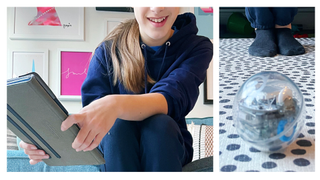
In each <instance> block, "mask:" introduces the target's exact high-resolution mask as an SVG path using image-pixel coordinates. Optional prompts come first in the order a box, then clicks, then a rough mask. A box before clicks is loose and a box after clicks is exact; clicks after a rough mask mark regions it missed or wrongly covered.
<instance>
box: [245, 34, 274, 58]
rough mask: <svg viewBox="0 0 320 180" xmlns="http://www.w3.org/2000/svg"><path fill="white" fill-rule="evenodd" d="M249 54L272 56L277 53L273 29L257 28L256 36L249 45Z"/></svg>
mask: <svg viewBox="0 0 320 180" xmlns="http://www.w3.org/2000/svg"><path fill="white" fill-rule="evenodd" d="M249 54H250V55H252V56H260V57H273V56H275V55H277V45H276V39H275V34H274V29H266V30H263V29H257V30H256V38H255V39H254V42H253V43H252V44H251V45H250V47H249Z"/></svg>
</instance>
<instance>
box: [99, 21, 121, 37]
mask: <svg viewBox="0 0 320 180" xmlns="http://www.w3.org/2000/svg"><path fill="white" fill-rule="evenodd" d="M123 20H124V19H107V20H105V22H104V37H106V36H107V35H108V34H109V33H110V32H111V31H112V30H113V29H114V28H115V27H116V26H118V25H119V24H120V23H121V21H123Z"/></svg>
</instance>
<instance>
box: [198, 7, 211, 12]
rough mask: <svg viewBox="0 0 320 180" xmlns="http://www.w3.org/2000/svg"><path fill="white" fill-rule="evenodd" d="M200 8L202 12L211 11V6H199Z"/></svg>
mask: <svg viewBox="0 0 320 180" xmlns="http://www.w3.org/2000/svg"><path fill="white" fill-rule="evenodd" d="M200 9H201V10H202V11H203V12H204V13H213V8H212V7H200Z"/></svg>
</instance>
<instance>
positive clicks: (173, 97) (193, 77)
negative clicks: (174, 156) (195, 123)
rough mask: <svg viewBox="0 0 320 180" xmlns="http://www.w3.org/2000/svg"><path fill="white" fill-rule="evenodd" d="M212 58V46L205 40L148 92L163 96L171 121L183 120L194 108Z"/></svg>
mask: <svg viewBox="0 0 320 180" xmlns="http://www.w3.org/2000/svg"><path fill="white" fill-rule="evenodd" d="M212 56H213V45H212V43H211V41H210V40H209V39H207V38H206V40H205V41H201V42H200V43H198V44H197V45H196V46H195V47H194V48H193V49H192V50H191V52H190V53H189V54H188V56H186V58H185V59H184V60H183V62H182V63H181V64H180V65H179V66H178V67H177V68H175V69H174V70H172V71H171V72H170V74H169V75H168V76H166V77H164V78H162V79H161V80H160V81H158V82H157V83H156V84H155V85H154V86H153V87H152V89H151V91H150V92H158V93H161V94H163V95H164V96H165V98H166V100H167V103H168V115H169V116H171V117H172V118H173V119H175V120H177V121H179V120H180V119H183V118H184V117H185V116H186V115H187V114H188V113H189V112H190V111H191V110H192V108H193V107H194V105H195V103H196V101H197V99H198V96H199V86H200V84H201V83H202V82H203V81H204V80H205V78H206V71H207V69H208V67H209V63H210V61H211V60H212Z"/></svg>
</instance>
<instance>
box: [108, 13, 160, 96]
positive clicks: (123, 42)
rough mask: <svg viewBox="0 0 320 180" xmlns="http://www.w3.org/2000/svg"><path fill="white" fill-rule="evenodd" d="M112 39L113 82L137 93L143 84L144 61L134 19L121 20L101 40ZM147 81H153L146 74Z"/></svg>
mask: <svg viewBox="0 0 320 180" xmlns="http://www.w3.org/2000/svg"><path fill="white" fill-rule="evenodd" d="M108 40H111V41H112V45H111V48H110V47H109V46H107V48H108V47H109V48H110V51H109V52H110V53H111V59H112V65H113V84H114V85H116V83H117V81H120V83H121V84H123V86H124V87H125V88H126V89H127V90H130V91H132V92H134V93H139V92H140V91H141V90H142V89H143V88H144V86H145V71H144V68H145V67H144V66H145V61H144V56H143V54H142V52H141V48H140V42H139V24H138V22H137V20H136V19H130V20H126V21H124V22H121V23H120V25H118V26H117V27H116V28H115V29H114V30H112V31H111V32H110V33H109V34H108V35H107V37H105V39H104V40H103V42H106V41H108ZM147 81H148V82H149V83H155V81H154V80H153V79H152V78H151V77H150V76H149V75H148V76H147Z"/></svg>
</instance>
